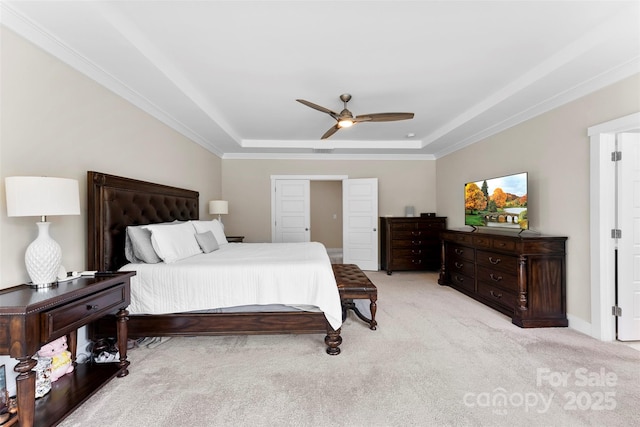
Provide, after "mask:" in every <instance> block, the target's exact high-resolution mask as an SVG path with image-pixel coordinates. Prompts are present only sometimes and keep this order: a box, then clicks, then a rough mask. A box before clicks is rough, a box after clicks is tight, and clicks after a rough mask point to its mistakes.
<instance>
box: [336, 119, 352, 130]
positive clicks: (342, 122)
mask: <svg viewBox="0 0 640 427" xmlns="http://www.w3.org/2000/svg"><path fill="white" fill-rule="evenodd" d="M351 126H353V120H350V119H344V120H340V121H339V122H338V127H341V128H349V127H351Z"/></svg>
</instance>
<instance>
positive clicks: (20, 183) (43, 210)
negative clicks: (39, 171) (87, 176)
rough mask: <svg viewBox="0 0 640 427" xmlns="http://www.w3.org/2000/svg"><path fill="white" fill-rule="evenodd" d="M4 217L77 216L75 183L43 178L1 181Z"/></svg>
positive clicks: (78, 206) (73, 181)
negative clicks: (4, 192)
mask: <svg viewBox="0 0 640 427" xmlns="http://www.w3.org/2000/svg"><path fill="white" fill-rule="evenodd" d="M5 187H6V196H7V216H48V215H80V191H79V190H78V181H77V180H75V179H68V178H52V177H46V176H12V177H7V178H5Z"/></svg>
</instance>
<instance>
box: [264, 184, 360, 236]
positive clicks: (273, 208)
mask: <svg viewBox="0 0 640 427" xmlns="http://www.w3.org/2000/svg"><path fill="white" fill-rule="evenodd" d="M284 179H306V180H309V181H343V180H345V179H349V176H348V175H271V241H272V242H274V241H275V238H276V224H275V218H276V181H278V180H284Z"/></svg>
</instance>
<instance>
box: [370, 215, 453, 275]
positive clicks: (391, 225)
mask: <svg viewBox="0 0 640 427" xmlns="http://www.w3.org/2000/svg"><path fill="white" fill-rule="evenodd" d="M446 228H447V218H445V217H436V216H429V217H425V216H420V217H381V218H380V251H381V264H382V269H383V270H386V271H387V274H391V273H392V272H394V271H398V270H438V269H439V268H440V265H441V261H440V232H442V231H444V230H445V229H446Z"/></svg>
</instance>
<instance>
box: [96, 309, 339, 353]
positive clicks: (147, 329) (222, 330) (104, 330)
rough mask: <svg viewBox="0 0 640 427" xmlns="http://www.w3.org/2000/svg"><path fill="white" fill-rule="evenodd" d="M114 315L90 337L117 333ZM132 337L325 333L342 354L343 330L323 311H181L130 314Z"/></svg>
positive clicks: (328, 342) (333, 349) (330, 349)
mask: <svg viewBox="0 0 640 427" xmlns="http://www.w3.org/2000/svg"><path fill="white" fill-rule="evenodd" d="M114 325H115V322H114V319H112V318H111V317H110V316H107V317H104V318H102V319H100V320H98V321H96V322H94V323H92V324H91V325H90V326H89V338H90V339H91V340H97V339H98V338H108V337H114V336H116V335H115V333H116V331H115V327H114ZM127 328H128V335H129V338H133V339H136V338H144V337H172V336H194V335H197V336H215V335H265V334H319V333H325V334H326V336H325V338H324V342H325V344H326V345H327V348H326V351H327V354H329V355H332V356H335V355H338V354H340V344H341V343H342V337H341V336H340V332H341V330H340V329H338V330H337V331H336V330H334V329H333V328H332V327H331V325H330V324H329V322H327V319H326V318H325V317H324V314H323V313H316V312H304V311H302V312H301V311H296V312H267V313H264V312H260V313H208V314H202V313H178V314H163V315H144V314H142V315H129V320H128V322H127Z"/></svg>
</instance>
